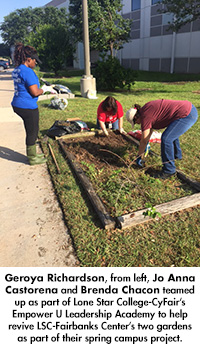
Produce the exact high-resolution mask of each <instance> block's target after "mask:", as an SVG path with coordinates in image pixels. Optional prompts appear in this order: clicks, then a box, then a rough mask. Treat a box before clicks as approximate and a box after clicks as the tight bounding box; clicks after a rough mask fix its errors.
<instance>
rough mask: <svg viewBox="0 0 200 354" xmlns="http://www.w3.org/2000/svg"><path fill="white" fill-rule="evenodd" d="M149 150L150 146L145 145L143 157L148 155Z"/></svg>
mask: <svg viewBox="0 0 200 354" xmlns="http://www.w3.org/2000/svg"><path fill="white" fill-rule="evenodd" d="M150 150H151V147H150V144H149V143H147V146H146V148H145V150H144V156H145V157H146V156H147V155H148V153H149V151H150Z"/></svg>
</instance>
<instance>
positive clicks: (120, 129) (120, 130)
mask: <svg viewBox="0 0 200 354" xmlns="http://www.w3.org/2000/svg"><path fill="white" fill-rule="evenodd" d="M119 132H120V134H127V132H125V130H124V129H123V128H119Z"/></svg>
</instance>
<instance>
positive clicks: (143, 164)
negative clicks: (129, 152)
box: [135, 156, 145, 168]
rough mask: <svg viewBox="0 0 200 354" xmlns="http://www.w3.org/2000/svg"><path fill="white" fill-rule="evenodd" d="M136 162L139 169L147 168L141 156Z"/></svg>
mask: <svg viewBox="0 0 200 354" xmlns="http://www.w3.org/2000/svg"><path fill="white" fill-rule="evenodd" d="M135 162H136V164H137V165H138V166H139V167H141V168H143V167H145V161H144V160H142V158H141V156H139V157H138V158H137V159H136V161H135Z"/></svg>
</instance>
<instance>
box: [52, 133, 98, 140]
mask: <svg viewBox="0 0 200 354" xmlns="http://www.w3.org/2000/svg"><path fill="white" fill-rule="evenodd" d="M95 134H96V132H95V131H89V132H83V131H82V132H80V133H74V134H66V135H63V136H56V137H55V139H56V140H61V139H62V140H67V139H76V138H79V139H80V138H88V136H94V135H95Z"/></svg>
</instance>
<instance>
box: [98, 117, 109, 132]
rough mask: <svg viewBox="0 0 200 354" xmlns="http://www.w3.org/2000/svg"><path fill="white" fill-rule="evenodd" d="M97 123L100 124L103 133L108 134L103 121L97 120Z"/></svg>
mask: <svg viewBox="0 0 200 354" xmlns="http://www.w3.org/2000/svg"><path fill="white" fill-rule="evenodd" d="M99 125H100V128H101V129H102V130H103V132H104V134H105V135H106V136H108V131H107V129H106V125H105V123H104V122H102V121H100V120H99Z"/></svg>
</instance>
